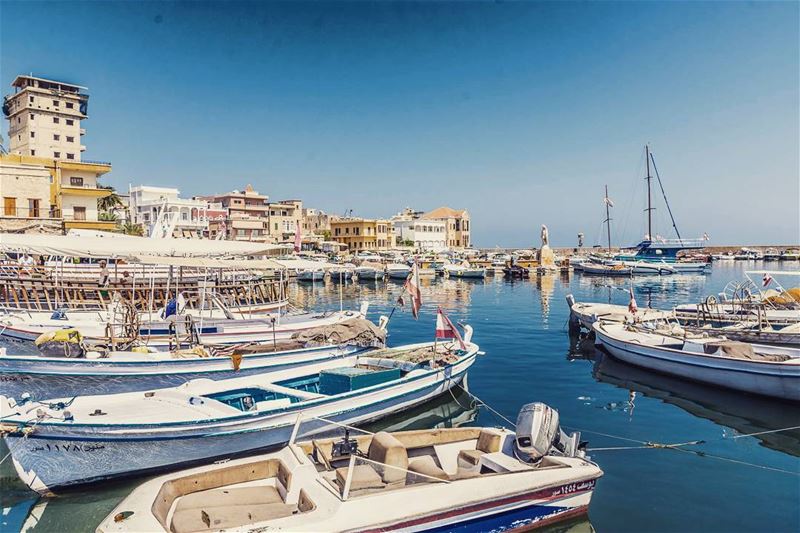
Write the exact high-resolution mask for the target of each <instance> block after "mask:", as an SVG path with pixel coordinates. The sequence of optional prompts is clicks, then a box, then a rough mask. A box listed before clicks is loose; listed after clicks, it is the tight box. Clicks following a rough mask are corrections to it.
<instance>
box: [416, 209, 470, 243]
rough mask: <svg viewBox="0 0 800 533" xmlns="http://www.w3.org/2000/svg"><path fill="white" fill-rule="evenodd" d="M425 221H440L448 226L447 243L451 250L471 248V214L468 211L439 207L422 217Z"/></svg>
mask: <svg viewBox="0 0 800 533" xmlns="http://www.w3.org/2000/svg"><path fill="white" fill-rule="evenodd" d="M422 218H423V219H427V220H440V221H443V222H444V223H445V224H446V226H445V228H446V242H447V247H448V248H450V249H464V248H469V247H470V246H471V243H472V241H471V240H470V220H469V212H468V211H467V210H466V209H460V210H459V209H451V208H449V207H439V208H437V209H434V210H433V211H429V212H427V213H425V214H424V215H422Z"/></svg>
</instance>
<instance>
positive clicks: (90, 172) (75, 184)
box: [0, 154, 116, 231]
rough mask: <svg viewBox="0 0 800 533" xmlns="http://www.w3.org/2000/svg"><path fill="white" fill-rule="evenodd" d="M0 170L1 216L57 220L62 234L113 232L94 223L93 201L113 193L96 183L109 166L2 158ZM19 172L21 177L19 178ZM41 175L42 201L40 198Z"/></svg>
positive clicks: (105, 223) (109, 225) (105, 225)
mask: <svg viewBox="0 0 800 533" xmlns="http://www.w3.org/2000/svg"><path fill="white" fill-rule="evenodd" d="M0 166H2V167H3V170H2V173H3V175H4V179H3V190H2V193H1V194H2V196H3V216H6V217H9V216H11V215H10V214H11V213H12V212H13V213H16V216H17V217H23V218H39V219H43V218H51V219H59V220H61V221H63V227H64V229H65V230H70V229H94V230H106V231H108V230H114V229H115V228H116V223H115V222H113V221H105V220H99V219H98V209H97V200H98V199H100V198H105V197H106V196H109V195H110V194H112V192H113V191H111V190H109V189H106V188H103V187H100V186H99V185H98V179H99V178H100V177H101V176H103V175H104V174H106V173H107V172H109V171H111V165H110V164H109V163H95V162H89V161H82V162H73V161H63V160H57V159H52V158H44V157H33V156H26V155H21V154H4V155H2V156H0ZM23 169H25V173H24V174H20V172H22V171H23ZM45 173H46V174H47V189H48V194H47V197H46V198H45V197H43V196H42V195H41V193H42V190H43V187H42V183H43V182H42V178H43V176H44V175H45ZM35 176H36V177H35ZM23 177H25V178H28V179H23ZM18 178H19V179H18ZM34 190H35V192H34ZM37 200H38V201H37ZM6 213H8V214H6Z"/></svg>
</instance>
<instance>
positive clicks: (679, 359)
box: [594, 324, 800, 401]
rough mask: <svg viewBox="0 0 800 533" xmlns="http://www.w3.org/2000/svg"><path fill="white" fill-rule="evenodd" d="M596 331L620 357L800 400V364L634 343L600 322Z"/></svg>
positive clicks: (680, 374) (682, 374)
mask: <svg viewBox="0 0 800 533" xmlns="http://www.w3.org/2000/svg"><path fill="white" fill-rule="evenodd" d="M594 332H595V336H596V338H597V341H598V342H600V343H601V344H602V345H603V347H604V348H605V349H606V350H607V351H608V353H610V354H611V355H612V356H613V357H615V358H617V359H619V360H620V361H624V362H626V363H630V364H632V365H636V366H639V367H642V368H647V369H649V370H654V371H656V372H661V373H664V374H670V375H673V376H678V377H682V378H685V379H690V380H694V381H701V382H703V383H709V384H711V385H716V386H719V387H725V388H728V389H735V390H739V391H744V392H749V393H752V394H759V395H763V396H770V397H773V398H780V399H784V400H791V401H800V365H777V364H771V363H763V362H754V361H749V360H739V359H732V358H723V357H714V356H706V355H700V354H695V353H690V352H681V351H678V350H669V349H665V348H660V347H658V346H647V345H644V344H635V345H633V344H632V343H630V342H626V341H623V340H619V339H616V338H614V337H612V336H610V335H608V334H606V333H605V332H604V330H603V328H602V325H600V324H595V326H594Z"/></svg>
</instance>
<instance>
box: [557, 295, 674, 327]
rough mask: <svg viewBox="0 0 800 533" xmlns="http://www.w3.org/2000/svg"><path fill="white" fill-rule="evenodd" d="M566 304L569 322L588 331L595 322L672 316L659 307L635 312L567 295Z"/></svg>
mask: <svg viewBox="0 0 800 533" xmlns="http://www.w3.org/2000/svg"><path fill="white" fill-rule="evenodd" d="M567 305H569V309H570V322H571V323H572V324H575V325H580V326H583V327H584V328H586V329H587V330H588V331H592V326H593V325H594V323H595V322H597V321H600V320H602V321H603V322H614V323H632V322H649V321H652V320H666V319H670V318H672V317H673V314H672V311H662V310H660V309H648V308H643V309H637V310H636V313H631V311H630V308H629V307H628V306H625V305H616V304H609V303H594V302H576V301H575V298H574V297H573V296H572V295H571V294H568V295H567Z"/></svg>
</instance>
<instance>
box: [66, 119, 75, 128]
mask: <svg viewBox="0 0 800 533" xmlns="http://www.w3.org/2000/svg"><path fill="white" fill-rule="evenodd" d="M73 124H75V121H74V120H72V119H71V118H68V119H67V126H72V125H73Z"/></svg>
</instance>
